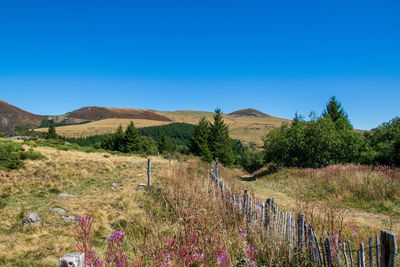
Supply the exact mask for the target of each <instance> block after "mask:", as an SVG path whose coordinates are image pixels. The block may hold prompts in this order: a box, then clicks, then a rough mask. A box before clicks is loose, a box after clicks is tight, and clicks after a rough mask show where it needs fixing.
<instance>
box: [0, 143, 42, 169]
mask: <svg viewBox="0 0 400 267" xmlns="http://www.w3.org/2000/svg"><path fill="white" fill-rule="evenodd" d="M42 158H44V156H43V155H41V154H40V153H39V152H35V151H33V150H29V151H24V148H23V147H22V145H21V144H19V143H15V142H12V141H5V140H1V141H0V169H2V170H8V169H15V170H16V169H19V168H22V167H24V162H23V161H22V160H25V159H32V160H36V159H42Z"/></svg>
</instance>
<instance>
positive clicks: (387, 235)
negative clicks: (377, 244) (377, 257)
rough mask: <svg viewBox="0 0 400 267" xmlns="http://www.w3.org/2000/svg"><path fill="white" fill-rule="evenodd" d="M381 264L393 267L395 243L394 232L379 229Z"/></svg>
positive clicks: (395, 256) (395, 250) (394, 264)
mask: <svg viewBox="0 0 400 267" xmlns="http://www.w3.org/2000/svg"><path fill="white" fill-rule="evenodd" d="M380 252H381V266H382V267H394V266H396V258H397V244H396V236H395V234H394V233H392V232H390V231H387V230H381V251H380Z"/></svg>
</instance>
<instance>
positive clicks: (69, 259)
mask: <svg viewBox="0 0 400 267" xmlns="http://www.w3.org/2000/svg"><path fill="white" fill-rule="evenodd" d="M58 266H59V267H85V254H84V253H68V254H65V255H64V256H62V257H61V258H60V260H59V265H58Z"/></svg>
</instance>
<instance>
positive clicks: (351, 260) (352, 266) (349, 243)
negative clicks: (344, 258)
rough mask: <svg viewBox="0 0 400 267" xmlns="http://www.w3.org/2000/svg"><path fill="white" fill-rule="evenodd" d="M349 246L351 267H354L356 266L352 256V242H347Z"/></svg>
mask: <svg viewBox="0 0 400 267" xmlns="http://www.w3.org/2000/svg"><path fill="white" fill-rule="evenodd" d="M347 246H348V250H349V257H350V265H351V267H354V265H353V254H351V242H350V240H347Z"/></svg>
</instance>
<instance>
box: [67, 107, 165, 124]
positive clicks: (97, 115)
mask: <svg viewBox="0 0 400 267" xmlns="http://www.w3.org/2000/svg"><path fill="white" fill-rule="evenodd" d="M64 116H65V117H68V118H74V119H82V120H92V121H94V120H101V119H109V118H116V119H142V120H155V121H171V119H169V118H167V117H165V116H162V115H159V114H157V113H155V112H154V111H152V110H144V109H131V108H105V107H98V106H91V107H83V108H80V109H77V110H74V111H72V112H68V113H66V114H65V115H64Z"/></svg>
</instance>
